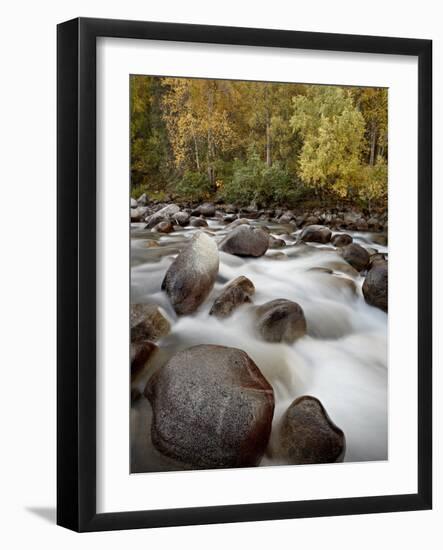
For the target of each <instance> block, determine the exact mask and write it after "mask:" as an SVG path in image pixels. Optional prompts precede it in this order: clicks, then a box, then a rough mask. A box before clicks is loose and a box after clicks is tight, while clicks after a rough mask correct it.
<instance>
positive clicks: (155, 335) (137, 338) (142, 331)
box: [131, 304, 171, 342]
mask: <svg viewBox="0 0 443 550" xmlns="http://www.w3.org/2000/svg"><path fill="white" fill-rule="evenodd" d="M170 330H171V325H170V323H169V321H168V320H167V319H166V317H165V316H164V315H163V314H162V313H161V311H160V310H159V308H158V307H157V306H155V305H153V304H131V342H141V341H142V340H150V341H151V342H155V341H157V340H158V339H159V338H162V337H163V336H166V335H167V334H169V331H170Z"/></svg>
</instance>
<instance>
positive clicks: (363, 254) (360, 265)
mask: <svg viewBox="0 0 443 550" xmlns="http://www.w3.org/2000/svg"><path fill="white" fill-rule="evenodd" d="M341 250H342V255H343V259H344V260H346V261H347V262H348V263H349V264H350V265H352V267H353V268H354V269H356V270H357V271H363V270H364V269H366V268H367V267H368V264H369V252H368V251H367V250H366V248H363V247H362V246H360V245H359V244H357V243H351V244H348V245H347V246H344V247H342V249H341Z"/></svg>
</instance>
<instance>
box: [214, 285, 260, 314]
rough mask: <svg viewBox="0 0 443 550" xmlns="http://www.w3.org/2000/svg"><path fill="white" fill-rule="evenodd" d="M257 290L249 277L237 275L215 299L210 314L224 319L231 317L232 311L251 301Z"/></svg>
mask: <svg viewBox="0 0 443 550" xmlns="http://www.w3.org/2000/svg"><path fill="white" fill-rule="evenodd" d="M254 292H255V287H254V284H253V283H252V281H251V280H250V279H248V278H247V277H243V276H240V277H237V278H236V279H234V280H233V281H231V282H230V283H229V284H228V285H227V286H226V287H225V288H224V289H223V292H222V293H221V294H220V296H219V297H218V298H216V300H215V301H214V304H213V305H212V308H211V311H210V312H209V315H215V316H216V317H218V318H220V319H222V318H225V317H229V315H231V313H232V312H233V311H234V309H236V308H237V307H239V306H240V305H242V304H245V303H248V302H250V301H251V296H252V295H253V294H254Z"/></svg>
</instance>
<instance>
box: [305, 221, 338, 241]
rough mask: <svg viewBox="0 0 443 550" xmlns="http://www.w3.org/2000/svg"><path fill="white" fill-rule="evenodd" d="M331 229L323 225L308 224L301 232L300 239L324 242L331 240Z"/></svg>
mask: <svg viewBox="0 0 443 550" xmlns="http://www.w3.org/2000/svg"><path fill="white" fill-rule="evenodd" d="M331 235H332V233H331V230H330V229H328V228H327V227H326V226H324V225H308V226H306V227H305V228H304V229H303V231H302V232H301V235H300V238H301V240H302V241H305V242H311V243H321V244H326V243H328V242H329V241H330V240H331Z"/></svg>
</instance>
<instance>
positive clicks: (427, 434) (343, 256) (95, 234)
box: [57, 18, 432, 531]
mask: <svg viewBox="0 0 443 550" xmlns="http://www.w3.org/2000/svg"><path fill="white" fill-rule="evenodd" d="M431 76H432V43H431V41H428V40H417V39H406V38H386V37H370V36H352V35H338V34H337V35H336V34H321V33H306V32H295V31H284V30H263V29H252V28H227V27H216V26H199V25H184V24H183V25H182V24H172V23H148V22H137V21H116V20H104V19H83V18H80V19H75V20H72V21H68V22H65V23H62V24H60V25H59V26H58V130H57V134H58V136H57V137H58V171H57V179H58V388H57V391H58V401H57V403H58V433H57V438H58V439H57V442H58V473H57V477H58V505H57V510H58V512H57V517H58V520H57V521H58V524H59V525H62V526H64V527H67V528H70V529H74V530H77V531H98V530H110V529H130V528H143V527H161V526H174V525H186V524H208V523H221V522H238V521H255V520H269V519H284V518H298V517H312V516H325V515H343V514H362V513H374V512H394V511H406V510H420V509H429V508H431V506H432V424H431V422H432V418H431V411H432V377H431V348H432V346H431V342H432V295H431V292H432V291H431V283H432V275H431V268H432V259H431V250H432V235H431V227H432V221H431V213H432V212H431V199H432V179H431V178H432V169H431V165H432V154H431V136H432V125H431V108H432V85H431V84H432V80H431Z"/></svg>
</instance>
